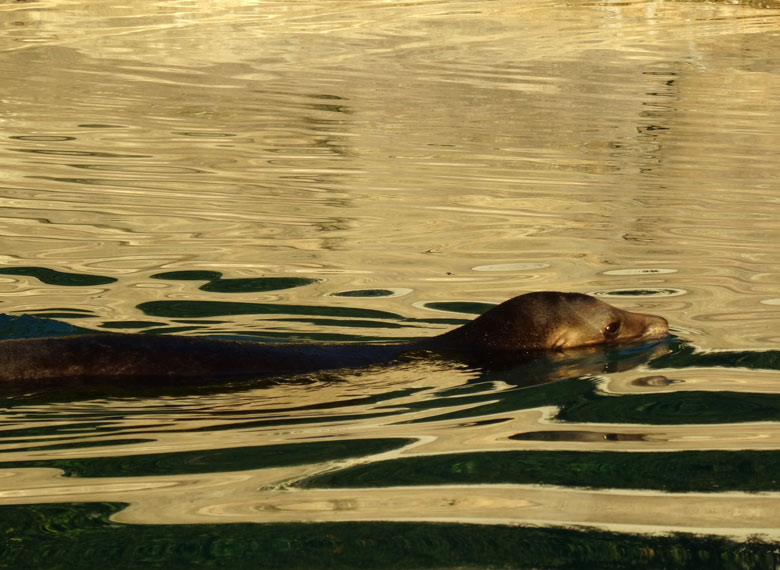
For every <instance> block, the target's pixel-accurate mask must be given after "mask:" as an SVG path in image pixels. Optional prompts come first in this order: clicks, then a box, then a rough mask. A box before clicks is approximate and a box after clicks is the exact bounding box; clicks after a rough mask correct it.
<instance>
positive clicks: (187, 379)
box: [0, 292, 669, 393]
mask: <svg viewBox="0 0 780 570" xmlns="http://www.w3.org/2000/svg"><path fill="white" fill-rule="evenodd" d="M668 330H669V328H668V324H667V322H666V320H665V319H663V318H662V317H656V316H652V315H643V314H640V313H630V312H628V311H623V310H621V309H617V308H615V307H612V306H611V305H608V304H606V303H604V302H602V301H600V300H598V299H595V298H593V297H589V296H588V295H582V294H579V293H557V292H539V293H527V294H525V295H520V296H519V297H515V298H513V299H510V300H508V301H506V302H504V303H501V304H500V305H498V306H496V307H494V308H492V309H490V310H489V311H487V312H486V313H485V314H483V315H481V316H480V317H477V318H476V319H474V320H473V321H471V322H469V323H467V324H465V325H463V326H461V327H458V328H456V329H454V330H452V331H449V332H446V333H444V334H441V335H438V336H434V337H432V338H429V339H423V340H419V341H417V342H412V343H406V344H388V345H358V344H290V345H285V344H268V343H258V342H251V341H238V340H220V339H212V338H206V337H186V336H175V335H161V336H149V335H143V334H94V335H81V336H72V337H61V338H36V339H16V340H4V341H0V393H3V392H9V391H11V390H10V387H11V386H14V387H15V389H14V390H13V391H14V392H18V391H19V390H20V389H22V390H24V389H25V388H28V387H29V388H31V389H33V390H34V389H37V388H38V387H40V386H57V387H60V388H61V387H63V386H64V385H68V383H73V384H74V385H80V386H88V385H89V384H90V383H91V382H96V383H97V382H103V383H104V384H105V383H106V382H109V383H111V382H113V383H115V384H118V385H122V384H125V385H126V384H133V383H135V382H146V383H150V384H152V385H154V386H158V385H159V386H164V385H177V384H187V383H194V382H197V381H205V382H207V383H208V382H212V381H216V380H217V379H239V378H242V377H244V378H245V377H264V376H268V375H295V374H303V373H310V372H315V371H320V370H329V369H331V370H332V369H337V368H358V367H361V366H367V365H370V364H379V363H385V362H391V361H393V360H395V359H397V358H399V357H400V356H402V355H404V354H411V353H425V352H429V353H434V354H446V355H447V356H452V355H464V357H465V358H466V359H468V360H469V361H472V362H473V361H475V360H479V359H480V358H482V357H486V356H487V355H489V354H496V353H501V354H534V353H539V352H543V351H565V350H567V349H570V348H576V347H583V346H593V345H601V344H615V343H623V342H635V341H644V340H646V339H654V338H660V337H663V336H666V335H667V334H668ZM456 357H457V356H456Z"/></svg>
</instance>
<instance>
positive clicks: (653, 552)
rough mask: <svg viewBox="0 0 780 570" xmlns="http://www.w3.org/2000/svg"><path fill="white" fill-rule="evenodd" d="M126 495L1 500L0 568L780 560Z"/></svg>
mask: <svg viewBox="0 0 780 570" xmlns="http://www.w3.org/2000/svg"><path fill="white" fill-rule="evenodd" d="M125 506H126V505H124V504H122V503H63V504H41V505H20V506H15V505H14V506H0V528H3V529H5V530H4V532H3V533H2V535H0V567H5V568H17V569H21V568H36V569H40V568H47V569H51V568H67V569H69V570H72V569H80V568H85V569H90V570H92V569H94V568H99V567H102V566H104V565H105V563H106V561H109V560H110V561H111V566H112V567H114V568H123V569H131V568H166V569H167V570H176V569H179V568H182V569H184V568H186V569H188V570H189V569H190V568H230V569H231V570H242V569H258V568H284V569H291V568H372V569H373V568H456V567H457V568H523V569H525V568H556V569H558V568H560V569H563V568H566V569H583V570H584V569H588V570H592V569H593V568H657V569H661V568H663V569H691V570H692V569H697V570H698V569H701V568H707V569H708V570H747V569H750V570H764V569H767V570H769V569H772V570H774V568H776V565H777V563H778V562H780V556H778V553H777V551H776V547H775V546H774V545H771V544H766V543H762V542H759V541H750V542H747V543H736V542H733V541H730V540H727V539H724V538H717V537H699V536H694V535H690V534H675V535H671V536H643V535H631V534H617V533H611V532H604V531H597V530H570V529H561V528H535V527H517V526H499V525H469V524H454V523H412V522H410V523H395V522H346V523H300V524H252V523H238V524H188V525H155V524H148V525H147V524H144V525H127V524H120V523H115V522H112V521H111V520H110V519H109V517H110V516H111V515H112V514H114V513H116V512H118V511H120V510H122V509H123V508H124V507H125Z"/></svg>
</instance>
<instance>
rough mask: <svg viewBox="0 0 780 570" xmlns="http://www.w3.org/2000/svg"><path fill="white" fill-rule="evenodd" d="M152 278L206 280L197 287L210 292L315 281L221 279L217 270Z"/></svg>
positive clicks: (255, 290) (254, 290) (266, 288)
mask: <svg viewBox="0 0 780 570" xmlns="http://www.w3.org/2000/svg"><path fill="white" fill-rule="evenodd" d="M150 277H151V278H152V279H171V280H177V281H207V283H205V284H203V285H201V286H200V287H199V289H201V290H202V291H209V292H212V293H262V292H265V291H279V290H282V289H292V288H295V287H303V286H305V285H310V284H312V283H316V282H317V279H310V278H307V277H251V278H249V277H247V278H234V279H223V278H222V273H220V272H218V271H168V272H165V273H156V274H154V275H151V276H150Z"/></svg>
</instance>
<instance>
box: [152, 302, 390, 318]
mask: <svg viewBox="0 0 780 570" xmlns="http://www.w3.org/2000/svg"><path fill="white" fill-rule="evenodd" d="M137 308H138V309H139V310H140V311H142V312H143V313H144V314H146V315H149V316H153V317H173V318H187V319H191V318H195V317H220V316H225V315H306V316H317V317H345V318H364V319H401V318H402V317H401V315H398V314H396V313H389V312H387V311H377V310H373V309H360V308H357V309H356V308H351V307H319V306H307V305H282V304H275V303H239V302H235V303H234V302H230V301H149V302H147V303H141V304H140V305H138V306H137Z"/></svg>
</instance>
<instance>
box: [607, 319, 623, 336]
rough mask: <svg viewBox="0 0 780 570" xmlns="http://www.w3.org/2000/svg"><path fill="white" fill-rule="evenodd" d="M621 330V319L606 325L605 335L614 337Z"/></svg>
mask: <svg viewBox="0 0 780 570" xmlns="http://www.w3.org/2000/svg"><path fill="white" fill-rule="evenodd" d="M619 332H620V321H612V322H611V323H609V324H608V325H607V326H606V327H604V336H607V337H612V336H615V335H616V334H617V333H619Z"/></svg>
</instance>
